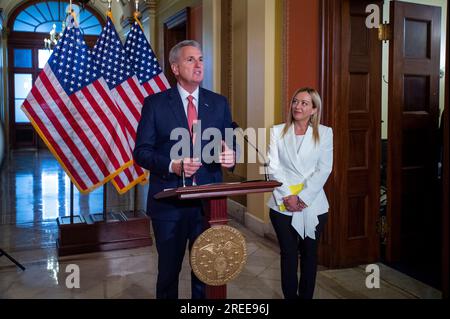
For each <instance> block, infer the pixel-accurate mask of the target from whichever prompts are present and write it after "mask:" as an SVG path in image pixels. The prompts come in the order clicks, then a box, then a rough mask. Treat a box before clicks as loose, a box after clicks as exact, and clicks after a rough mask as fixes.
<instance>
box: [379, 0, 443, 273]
mask: <svg viewBox="0 0 450 319" xmlns="http://www.w3.org/2000/svg"><path fill="white" fill-rule="evenodd" d="M390 14H391V25H392V31H393V37H392V40H391V41H390V62H389V107H388V118H389V124H388V139H389V140H388V176H387V180H388V181H387V184H388V212H387V220H388V227H389V234H388V242H387V250H386V260H387V261H388V262H404V263H406V264H409V265H415V266H418V265H419V264H420V263H430V262H437V264H438V265H439V261H438V260H436V258H437V259H439V253H440V251H439V250H440V244H441V242H440V240H439V238H438V236H439V234H440V233H441V232H440V227H441V226H440V221H441V211H440V210H439V208H438V206H436V203H437V201H438V197H437V196H436V194H437V192H438V191H439V190H438V189H437V180H436V176H437V147H438V145H437V143H436V141H437V129H438V119H439V57H440V32H441V9H440V8H438V7H432V6H425V5H417V4H411V3H404V2H400V1H394V2H391V13H390ZM435 251H437V252H438V253H437V255H436V254H434V253H433V252H435ZM433 254H434V255H433ZM436 271H437V272H439V268H437V269H436Z"/></svg>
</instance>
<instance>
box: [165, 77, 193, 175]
mask: <svg viewBox="0 0 450 319" xmlns="http://www.w3.org/2000/svg"><path fill="white" fill-rule="evenodd" d="M177 89H178V93H179V94H180V97H181V102H183V108H184V114H185V115H186V118H187V108H188V103H189V100H188V96H189V95H192V97H193V98H194V99H193V101H192V103H194V106H195V109H196V110H197V114H198V92H199V88H198V87H197V88H196V89H195V91H194V92H192V93H189V92H188V91H186V90H185V89H183V87H182V86H181V85H180V84H179V83H177ZM172 163H173V160H171V161H170V163H169V173H173V170H172Z"/></svg>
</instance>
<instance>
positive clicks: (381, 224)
mask: <svg viewBox="0 0 450 319" xmlns="http://www.w3.org/2000/svg"><path fill="white" fill-rule="evenodd" d="M377 233H378V234H379V235H380V240H381V244H382V245H386V243H387V236H388V233H389V225H388V223H387V217H386V216H380V217H379V218H378V221H377Z"/></svg>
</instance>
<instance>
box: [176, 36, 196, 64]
mask: <svg viewBox="0 0 450 319" xmlns="http://www.w3.org/2000/svg"><path fill="white" fill-rule="evenodd" d="M184 47H195V48H197V49H199V50H200V51H202V47H201V46H200V44H199V43H198V42H197V41H194V40H184V41H181V42H179V43H177V44H175V45H174V46H173V48H172V49H171V50H170V53H169V63H170V64H172V63H175V62H177V61H178V58H179V57H180V50H181V48H184Z"/></svg>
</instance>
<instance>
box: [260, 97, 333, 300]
mask: <svg viewBox="0 0 450 319" xmlns="http://www.w3.org/2000/svg"><path fill="white" fill-rule="evenodd" d="M321 113H322V101H321V98H320V95H319V94H318V93H317V91H315V90H314V89H311V88H302V89H299V90H297V91H296V92H295V94H294V96H293V98H292V100H291V101H290V107H289V113H288V116H287V117H286V118H287V121H286V123H285V124H281V125H275V126H274V127H273V128H272V129H271V132H270V146H269V155H268V157H269V173H270V174H271V176H272V178H273V179H275V180H277V181H279V182H281V183H283V185H282V186H280V187H278V188H276V189H275V190H274V191H273V194H272V196H271V198H270V200H269V201H268V203H267V205H268V206H269V207H270V219H271V221H272V224H273V227H274V229H275V233H276V234H277V238H278V242H279V245H280V257H281V284H282V290H283V294H284V297H285V298H287V299H292V298H306V299H311V298H312V297H313V293H314V287H315V281H316V271H317V246H318V240H319V235H320V233H321V232H322V230H323V227H324V225H325V223H326V220H327V214H326V213H327V212H328V207H329V206H328V201H327V197H326V195H325V192H324V190H323V186H324V184H325V182H326V180H327V179H328V176H329V175H330V173H331V170H332V166H333V131H332V129H331V128H330V127H327V126H324V125H320V118H321ZM299 255H300V280H298V276H297V269H298V257H299Z"/></svg>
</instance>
